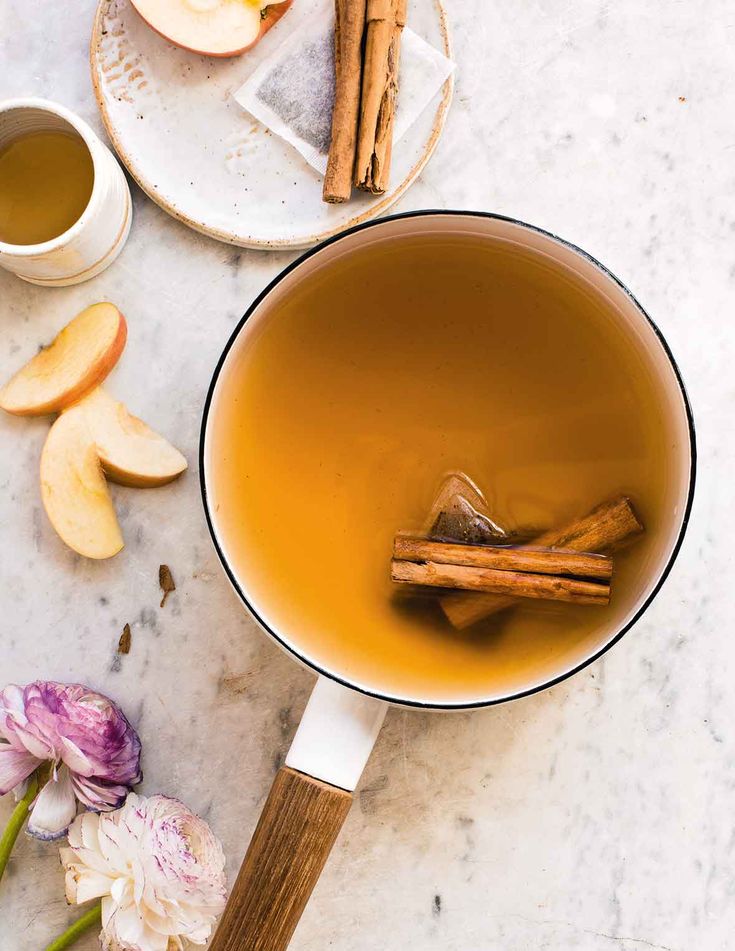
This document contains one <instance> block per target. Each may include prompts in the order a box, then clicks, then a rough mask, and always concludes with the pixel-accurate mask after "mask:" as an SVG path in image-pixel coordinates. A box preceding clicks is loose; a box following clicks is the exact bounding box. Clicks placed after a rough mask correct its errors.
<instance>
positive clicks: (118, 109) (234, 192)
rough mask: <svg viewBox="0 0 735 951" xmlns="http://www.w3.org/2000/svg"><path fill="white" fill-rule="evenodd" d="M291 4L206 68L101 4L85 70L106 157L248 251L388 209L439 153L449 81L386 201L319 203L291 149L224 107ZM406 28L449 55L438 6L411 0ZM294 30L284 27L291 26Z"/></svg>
mask: <svg viewBox="0 0 735 951" xmlns="http://www.w3.org/2000/svg"><path fill="white" fill-rule="evenodd" d="M298 4H299V0H296V2H295V3H294V5H293V7H292V8H291V9H290V10H289V11H288V13H287V14H286V15H285V16H284V17H283V19H282V20H281V21H280V23H278V24H277V25H276V26H275V27H273V29H272V30H270V32H269V33H268V34H267V35H266V36H265V38H264V39H263V40H261V42H260V43H259V44H258V46H257V47H255V49H253V50H251V51H250V52H249V53H245V54H244V55H243V56H240V57H235V58H233V59H212V58H209V57H204V56H198V55H197V54H195V53H189V52H187V51H186V50H180V49H178V48H177V47H175V46H172V45H171V44H170V43H168V42H167V41H166V40H164V39H162V38H161V37H160V36H158V34H156V33H154V32H153V30H151V29H150V28H149V27H148V26H146V24H145V23H144V22H143V21H142V20H141V18H140V17H139V16H138V15H137V13H136V12H135V10H134V9H133V8H132V6H131V4H130V0H101V2H100V4H99V7H98V8H97V15H96V17H95V22H94V27H93V30H92V42H91V48H90V62H91V67H92V81H93V84H94V89H95V95H96V96H97V102H98V104H99V108H100V112H101V114H102V119H103V121H104V123H105V127H106V129H107V132H108V134H109V136H110V139H111V140H112V143H113V144H114V146H115V149H116V151H117V153H118V155H119V156H120V158H121V159H122V161H123V162H124V163H125V165H126V166H127V168H128V171H129V172H130V174H131V175H132V176H133V178H134V179H135V180H136V181H137V183H138V184H139V185H140V187H141V188H142V189H143V190H144V191H145V192H146V193H147V194H148V195H149V196H150V197H151V198H152V199H153V200H154V201H155V202H157V203H158V204H159V205H160V206H161V207H162V208H164V209H165V210H166V211H168V212H169V213H170V214H172V215H173V216H174V217H176V218H178V219H179V220H180V221H183V222H184V223H185V224H187V225H189V226H190V227H191V228H195V229H196V230H197V231H202V232H204V233H205V234H208V235H211V236H212V237H214V238H218V239H219V240H220V241H227V242H229V243H231V244H236V245H239V246H241V247H246V248H302V247H306V246H308V245H310V244H313V243H315V242H316V241H321V240H322V239H324V238H327V237H329V236H330V235H332V234H335V233H337V232H339V231H342V230H344V229H345V228H348V227H350V226H352V225H355V224H358V223H359V222H361V221H365V220H366V219H368V218H373V217H375V216H376V215H379V214H381V213H382V212H384V211H385V210H386V209H387V208H389V207H390V205H392V204H393V203H394V202H395V201H397V199H398V198H400V196H401V195H402V194H403V192H404V191H405V190H406V189H407V188H408V186H409V185H410V184H411V183H412V182H413V181H414V179H415V178H416V177H417V176H418V174H419V173H420V172H421V169H422V168H423V167H424V165H425V164H426V162H427V161H428V159H429V157H430V156H431V153H432V152H433V151H434V148H435V147H436V143H437V141H438V139H439V135H440V133H441V129H442V126H443V124H444V119H445V116H446V113H447V110H448V108H449V103H450V101H451V97H452V79H451V77H450V78H449V79H448V80H447V81H446V83H445V84H444V86H443V87H442V89H441V90H440V92H439V93H437V95H436V97H435V98H434V101H433V102H432V103H431V104H430V106H429V107H428V108H427V109H425V110H424V112H423V113H422V114H421V115H420V116H419V118H418V119H417V121H416V122H415V123H414V124H413V126H411V128H410V129H409V130H408V132H407V133H406V134H405V136H403V138H402V139H401V140H400V146H397V147H396V149H395V151H394V156H393V167H392V169H391V182H392V184H391V187H390V190H389V191H388V192H386V194H385V195H382V196H379V197H377V198H376V197H371V196H369V195H363V194H362V193H360V194H358V193H355V195H354V196H353V198H352V200H351V201H349V202H346V203H345V204H343V205H327V204H325V203H324V202H323V201H322V200H321V192H322V180H321V177H320V176H319V175H318V174H317V173H316V172H315V171H314V170H313V169H312V168H311V166H309V165H308V164H307V162H306V161H305V160H304V159H303V158H302V157H301V155H300V154H299V153H298V152H297V151H296V150H295V149H294V148H292V146H290V145H288V144H287V143H285V142H283V141H282V140H281V139H279V138H277V137H276V136H274V135H272V134H271V133H269V132H268V131H267V130H266V129H264V128H263V126H261V125H260V124H259V123H257V122H256V121H255V120H254V119H252V118H251V117H250V116H249V115H248V114H247V113H246V112H244V111H243V110H242V108H241V107H240V106H239V105H238V104H237V103H236V102H235V101H234V100H233V98H232V95H231V94H232V93H233V92H234V91H235V90H236V89H238V88H239V87H240V86H241V85H242V84H243V82H244V81H245V80H246V79H247V77H248V76H249V75H250V73H251V72H252V71H253V70H254V69H255V68H256V67H257V66H258V64H259V63H260V62H261V60H262V58H263V57H264V56H266V55H267V54H268V51H269V50H271V49H273V48H274V44H278V43H280V42H281V40H282V39H283V37H284V35H285V33H287V32H290V28H289V18H293V17H296V16H298ZM409 10H410V13H409V25H410V26H411V27H412V29H414V30H415V31H416V32H417V33H418V34H419V35H420V36H423V37H424V39H426V40H427V41H428V42H429V43H431V44H432V45H433V46H435V47H436V48H437V49H440V50H443V51H444V52H445V54H446V55H447V56H449V55H450V49H449V38H448V34H447V25H446V17H445V13H444V9H443V7H442V4H441V0H412V2H411V3H410V4H409ZM292 22H293V20H292Z"/></svg>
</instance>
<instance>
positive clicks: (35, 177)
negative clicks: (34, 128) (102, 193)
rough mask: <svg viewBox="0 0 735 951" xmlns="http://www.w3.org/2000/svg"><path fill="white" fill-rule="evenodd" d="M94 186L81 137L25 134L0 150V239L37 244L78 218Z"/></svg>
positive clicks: (91, 165)
mask: <svg viewBox="0 0 735 951" xmlns="http://www.w3.org/2000/svg"><path fill="white" fill-rule="evenodd" d="M93 185H94V163H93V161H92V156H91V155H90V153H89V149H88V148H87V145H86V143H85V142H84V140H83V139H82V137H81V136H79V135H75V134H74V133H73V132H71V131H69V132H67V131H62V130H47V131H39V132H30V133H26V134H24V135H20V136H18V138H16V139H13V140H12V141H10V142H8V143H6V144H5V145H4V146H3V147H2V148H1V149H0V241H2V242H4V243H5V244H13V245H31V244H43V243H44V242H46V241H51V240H53V239H54V238H58V237H59V236H60V235H62V234H64V232H65V231H68V230H69V228H71V227H72V225H74V224H75V222H77V221H78V220H79V218H81V216H82V214H83V213H84V209H85V208H86V207H87V205H88V204H89V199H90V198H91V196H92V188H93Z"/></svg>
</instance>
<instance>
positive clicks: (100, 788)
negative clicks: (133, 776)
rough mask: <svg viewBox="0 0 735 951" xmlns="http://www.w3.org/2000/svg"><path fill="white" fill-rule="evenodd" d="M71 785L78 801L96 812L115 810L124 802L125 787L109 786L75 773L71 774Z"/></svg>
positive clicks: (126, 789) (126, 790)
mask: <svg viewBox="0 0 735 951" xmlns="http://www.w3.org/2000/svg"><path fill="white" fill-rule="evenodd" d="M72 783H73V784H74V792H75V793H76V794H77V798H78V799H79V801H80V802H81V803H83V804H84V805H85V806H87V808H89V809H94V810H95V811H96V812H108V811H109V810H110V809H117V808H118V807H120V806H121V805H122V804H123V802H125V796H126V795H127V792H128V787H127V786H119V785H111V784H109V783H106V782H104V781H102V780H95V779H94V778H88V777H86V776H80V775H78V774H76V773H75V774H72Z"/></svg>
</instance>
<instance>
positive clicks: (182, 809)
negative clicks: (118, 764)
mask: <svg viewBox="0 0 735 951" xmlns="http://www.w3.org/2000/svg"><path fill="white" fill-rule="evenodd" d="M61 861H62V864H63V865H64V867H65V869H66V897H67V899H68V900H69V901H70V902H72V903H73V904H82V903H84V902H87V901H90V900H92V899H94V898H97V899H100V898H101V899H102V933H101V935H100V941H101V944H102V947H103V949H104V951H182V949H186V948H189V947H191V946H192V945H195V946H198V945H204V944H206V943H207V939H208V938H209V936H210V935H211V933H212V931H213V929H214V925H215V922H216V920H217V918H218V916H219V915H220V914H221V912H222V910H223V908H224V906H225V897H226V893H225V871H224V868H225V857H224V853H223V852H222V846H221V845H220V843H219V840H218V839H217V838H216V837H215V835H214V833H213V832H212V830H211V829H210V828H209V826H208V825H207V823H206V822H205V821H204V820H203V819H200V818H199V816H196V815H194V813H193V812H191V810H190V809H188V808H187V807H186V806H185V805H184V804H183V803H182V802H179V801H178V799H169V797H168V796H151V797H150V798H145V797H143V796H137V795H136V794H135V793H131V794H130V795H129V796H128V798H127V799H126V801H125V804H124V805H123V806H122V808H120V809H118V810H116V811H115V812H110V813H105V814H103V815H95V814H93V813H85V814H84V815H81V816H78V817H77V818H76V819H75V821H74V822H73V823H72V825H71V828H70V829H69V847H68V848H62V849H61Z"/></svg>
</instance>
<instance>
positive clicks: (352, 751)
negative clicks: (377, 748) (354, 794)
mask: <svg viewBox="0 0 735 951" xmlns="http://www.w3.org/2000/svg"><path fill="white" fill-rule="evenodd" d="M387 709H388V704H387V703H385V701H383V700H376V699H375V698H374V697H366V696H365V695H364V694H361V693H357V691H355V690H350V689H349V688H348V687H343V686H342V685H341V684H338V683H335V682H334V681H333V680H329V679H327V678H326V677H320V678H319V679H318V680H317V682H316V686H315V687H314V690H313V691H312V694H311V696H310V697H309V702H308V703H307V705H306V709H305V710H304V715H303V717H302V718H301V723H300V724H299V728H298V730H297V731H296V736H294V738H293V743H292V744H291V749H290V750H289V751H288V755H287V756H286V766H290V767H291V769H296V770H298V771H299V772H300V773H306V775H307V776H313V777H314V779H320V780H322V782H325V783H329V784H330V785H331V786H339V787H340V788H341V789H347V790H349V791H352V790H353V789H354V788H355V786H357V784H358V782H359V780H360V776H361V775H362V771H363V769H364V768H365V764H366V763H367V761H368V757H369V756H370V753H371V752H372V749H373V746H374V745H375V740H376V739H377V737H378V733H379V732H380V728H381V726H382V725H383V719H384V718H385V714H386V711H387Z"/></svg>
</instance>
